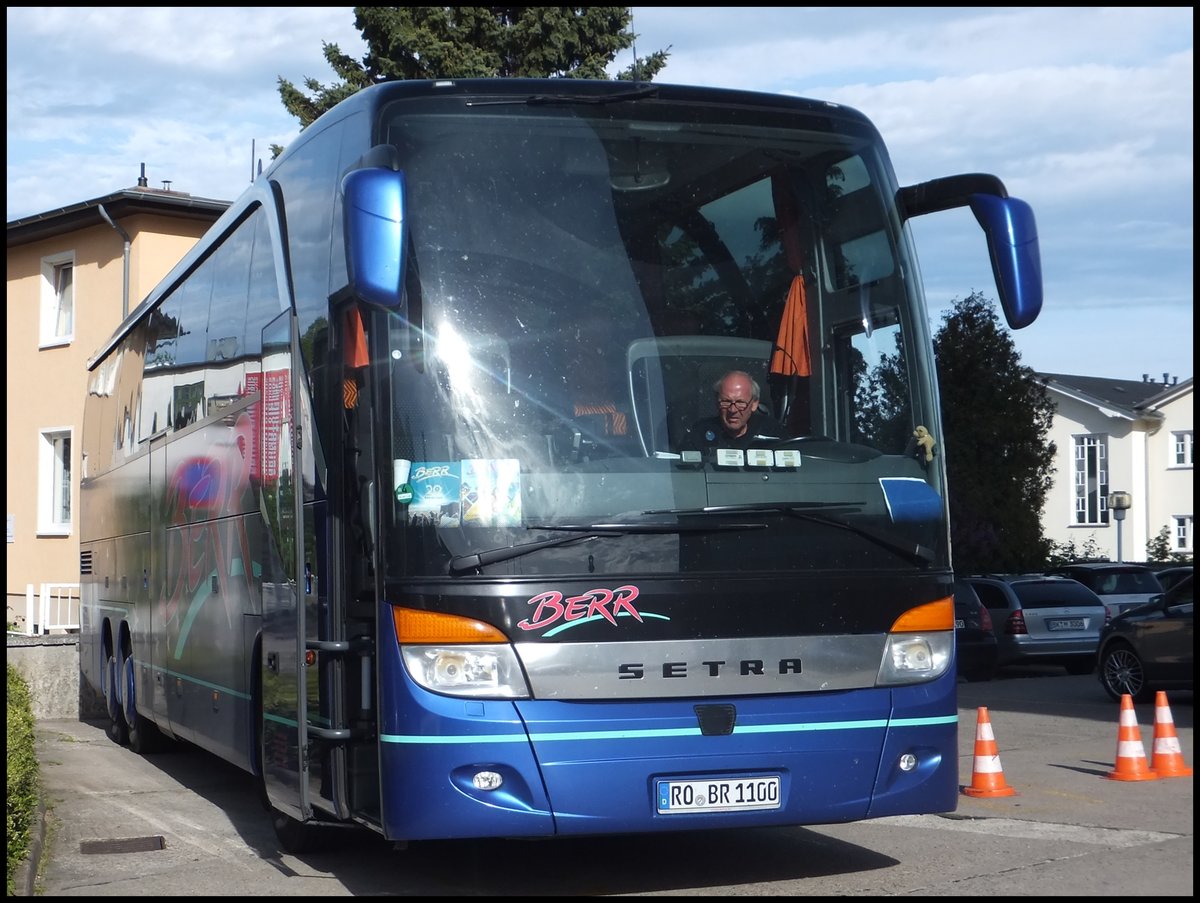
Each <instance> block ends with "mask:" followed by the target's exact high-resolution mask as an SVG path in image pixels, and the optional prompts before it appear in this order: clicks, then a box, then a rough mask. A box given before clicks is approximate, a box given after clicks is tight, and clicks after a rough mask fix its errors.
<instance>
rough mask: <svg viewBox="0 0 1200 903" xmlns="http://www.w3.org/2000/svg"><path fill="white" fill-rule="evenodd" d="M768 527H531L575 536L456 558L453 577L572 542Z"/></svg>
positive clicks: (560, 525) (652, 525) (738, 525)
mask: <svg viewBox="0 0 1200 903" xmlns="http://www.w3.org/2000/svg"><path fill="white" fill-rule="evenodd" d="M765 527H766V524H676V523H670V524H665V523H631V524H623V523H615V524H530V525H529V526H528V527H527V528H526V529H529V530H563V531H566V532H568V533H572V534H575V535H571V536H556V537H555V538H554V539H540V540H537V541H535V542H519V543H517V544H516V545H513V546H501V547H500V548H498V549H488V550H486V551H484V552H473V553H472V554H470V555H455V556H454V557H453V558H451V559H450V564H449V570H450V575H451V576H457V575H458V574H465V573H467V572H468V571H476V570H479V569H480V568H482V567H484V566H486V565H489V564H498V563H499V562H501V561H510V560H511V559H513V558H520V557H521V556H522V555H528V554H529V553H530V552H537V551H538V550H540V549H549V548H551V547H553V546H563V545H567V544H568V543H572V542H589V541H591V540H593V539H602V538H604V537H613V536H626V535H628V534H631V533H701V532H704V533H715V532H720V531H725V530H761V529H763V528H765Z"/></svg>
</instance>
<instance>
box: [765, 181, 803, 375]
mask: <svg viewBox="0 0 1200 903" xmlns="http://www.w3.org/2000/svg"><path fill="white" fill-rule="evenodd" d="M771 199H772V201H773V203H774V206H775V221H776V224H777V225H778V227H779V241H780V243H781V244H782V245H783V250H784V253H785V254H786V255H787V261H788V266H789V267H791V270H792V272H793V273H795V274H796V275H795V276H794V277H793V278H792V285H791V288H789V289H788V296H787V303H786V304H784V307H783V316H782V317H781V318H780V320H779V336H778V338H776V340H775V351H774V352H773V353H772V354H771V373H774V374H779V375H781V376H811V375H812V356H811V353H810V351H809V346H808V299H807V297H806V296H805V293H804V251H803V249H802V245H801V243H800V232H799V228H798V224H799V218H800V211H799V210H798V209H797V207H796V199H795V198H794V197H793V196H792V192H791V189H790V188H789V187H788V185H787V182H786V179H785V177H784V176H782V175H780V174H778V173H777V174H776V175H774V176H772V177H771Z"/></svg>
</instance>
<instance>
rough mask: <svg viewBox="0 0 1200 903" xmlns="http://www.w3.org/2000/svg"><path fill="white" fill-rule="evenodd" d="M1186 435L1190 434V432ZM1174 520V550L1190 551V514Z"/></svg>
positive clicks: (1181, 515)
mask: <svg viewBox="0 0 1200 903" xmlns="http://www.w3.org/2000/svg"><path fill="white" fill-rule="evenodd" d="M1188 435H1191V434H1190V433H1189V434H1188ZM1174 520H1175V551H1176V552H1190V551H1191V550H1192V516H1191V515H1190V514H1177V515H1176V516H1175V518H1174Z"/></svg>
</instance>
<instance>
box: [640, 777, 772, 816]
mask: <svg viewBox="0 0 1200 903" xmlns="http://www.w3.org/2000/svg"><path fill="white" fill-rule="evenodd" d="M657 791H658V812H659V814H660V815H680V814H682V813H685V812H742V811H745V810H747V809H778V808H779V806H780V799H779V775H777V774H768V775H758V776H757V777H752V778H710V779H708V780H699V781H658V782H657Z"/></svg>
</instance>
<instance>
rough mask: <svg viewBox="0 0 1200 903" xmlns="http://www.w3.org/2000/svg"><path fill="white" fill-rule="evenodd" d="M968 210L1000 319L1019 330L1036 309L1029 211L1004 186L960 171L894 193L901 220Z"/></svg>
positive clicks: (1036, 270)
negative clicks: (980, 234)
mask: <svg viewBox="0 0 1200 903" xmlns="http://www.w3.org/2000/svg"><path fill="white" fill-rule="evenodd" d="M956 207H970V208H971V212H972V213H974V214H975V219H976V221H978V223H979V225H980V227H982V229H983V231H984V234H985V235H986V236H987V244H988V254H989V256H990V258H991V262H992V275H993V276H994V278H995V280H996V290H997V292H998V293H999V296H1000V306H1001V307H1002V308H1003V310H1004V316H1005V319H1006V320H1007V321H1008V325H1009V326H1011V327H1012V328H1013V329H1023V328H1025V327H1026V326H1028V325H1029V324H1030V323H1032V322H1033V321H1034V320H1036V319H1037V317H1038V314H1039V313H1041V310H1042V263H1041V252H1040V251H1039V249H1038V236H1037V224H1036V223H1035V221H1034V216H1033V210H1032V208H1031V207H1030V206H1029V205H1028V204H1027V203H1025V202H1024V201H1022V200H1019V199H1018V198H1013V197H1009V195H1008V191H1007V189H1005V187H1004V183H1003V182H1001V181H1000V180H999V179H998V178H996V176H993V175H988V174H986V173H966V174H963V175H957V176H947V177H945V178H942V179H933V180H932V181H929V182H922V183H920V184H918V185H910V186H908V187H907V188H901V189H900V190H899V191H897V192H896V208H897V210H898V211H899V213H900V217H901V219H903V220H905V221H907V220H909V219H911V218H912V217H914V216H924V215H925V214H927V213H937V212H940V211H942V210H952V209H954V208H956Z"/></svg>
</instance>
